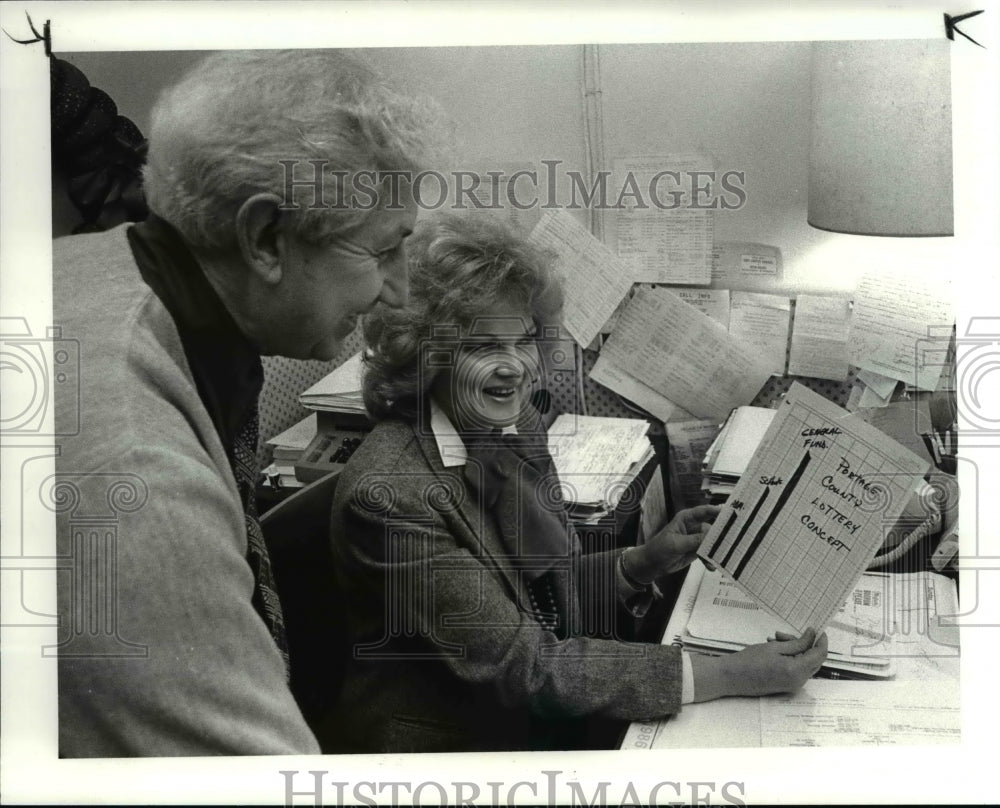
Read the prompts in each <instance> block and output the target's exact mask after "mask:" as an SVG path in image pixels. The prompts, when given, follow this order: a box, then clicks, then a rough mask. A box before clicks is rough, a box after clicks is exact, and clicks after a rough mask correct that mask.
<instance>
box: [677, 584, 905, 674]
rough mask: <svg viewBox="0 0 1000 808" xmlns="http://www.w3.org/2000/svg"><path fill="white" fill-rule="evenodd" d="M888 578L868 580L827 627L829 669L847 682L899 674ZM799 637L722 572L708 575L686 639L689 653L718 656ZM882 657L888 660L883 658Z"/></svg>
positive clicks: (685, 644) (682, 640)
mask: <svg viewBox="0 0 1000 808" xmlns="http://www.w3.org/2000/svg"><path fill="white" fill-rule="evenodd" d="M891 585H892V584H891V582H890V581H889V580H888V579H887V577H886V576H885V575H862V576H861V579H860V580H859V581H858V584H857V585H856V586H855V587H854V589H853V590H852V592H851V593H850V595H848V597H847V600H846V601H845V602H844V604H843V605H842V606H841V607H840V609H839V611H837V613H836V614H834V616H833V619H832V620H831V621H830V623H829V624H828V625H827V626H826V636H827V640H828V641H829V653H828V655H827V660H826V662H825V663H824V664H823V667H824V668H826V669H827V670H830V671H836V672H839V673H840V674H841V675H842V676H847V677H857V678H870V679H887V678H889V677H890V676H892V675H893V673H894V672H895V666H894V665H893V662H892V658H891V657H890V656H889V654H891V653H892V649H891V647H890V645H889V643H890V639H891V636H892V633H893V632H894V630H895V629H894V626H892V625H890V624H888V621H887V616H889V615H891V611H890V610H889V609H888V606H889V605H890V600H891V599H892V597H893V593H892V591H891V589H890V587H891ZM778 631H781V632H784V633H786V634H790V635H792V636H798V635H799V633H800V632H798V631H797V630H796V629H795V628H793V627H792V626H791V625H789V624H788V623H786V622H785V621H784V620H781V619H780V618H778V617H775V616H774V615H772V614H771V613H769V612H768V611H767V610H766V609H764V607H763V606H761V604H760V603H759V602H758V601H757V600H756V599H755V598H753V597H752V596H750V595H748V594H747V593H746V592H744V591H743V590H742V589H741V588H740V587H739V586H738V585H737V584H736V582H735V581H734V580H733V579H732V578H731V577H729V575H727V574H726V573H725V572H723V571H722V570H715V571H709V572H706V573H705V575H704V577H703V578H702V582H701V586H700V587H699V588H698V597H697V599H696V600H695V604H694V610H693V611H692V612H691V619H690V620H689V621H688V624H687V628H686V629H685V630H684V632H683V634H682V635H681V642H682V644H683V645H684V647H685V648H688V649H690V650H692V651H700V652H703V653H709V654H713V655H718V654H725V653H731V652H733V651H739V650H740V649H742V648H745V647H746V646H748V645H755V644H757V643H762V642H766V641H767V640H768V638H773V637H774V636H775V632H778ZM880 654H882V655H881V656H880Z"/></svg>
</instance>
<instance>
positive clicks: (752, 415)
mask: <svg viewBox="0 0 1000 808" xmlns="http://www.w3.org/2000/svg"><path fill="white" fill-rule="evenodd" d="M774 414H775V410H769V409H767V408H766V407H737V408H736V409H734V410H733V411H732V412H731V413H729V417H728V418H727V419H726V422H725V423H724V424H723V425H722V429H721V430H720V431H719V434H718V436H717V437H716V438H715V440H714V441H713V442H712V445H711V446H709V447H708V451H707V452H706V453H705V459H704V461H703V462H702V467H701V474H702V483H701V490H702V494H703V495H704V497H705V500H706V501H707V502H709V503H710V504H712V505H721V504H723V503H724V502H725V501H726V500H727V499H729V495H730V494H732V493H733V490H734V489H735V488H736V483H738V482H739V481H740V477H741V476H742V475H743V472H744V471H745V470H746V467H747V464H748V463H749V462H750V458H752V457H753V454H754V452H755V451H756V450H757V447H758V446H759V445H760V442H761V439H762V438H763V437H764V433H765V432H767V428H768V427H769V426H770V425H771V421H772V420H773V419H774Z"/></svg>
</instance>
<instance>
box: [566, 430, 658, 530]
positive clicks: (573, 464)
mask: <svg viewBox="0 0 1000 808" xmlns="http://www.w3.org/2000/svg"><path fill="white" fill-rule="evenodd" d="M648 430H649V423H648V422H647V421H640V420H638V419H635V418H599V417H595V416H586V415H575V414H572V413H564V414H562V415H560V416H559V417H558V418H556V420H555V421H554V422H553V424H552V426H551V427H549V436H548V444H549V452H550V454H551V455H552V460H553V462H554V463H555V466H556V472H557V473H558V474H559V482H560V485H561V487H562V493H563V498H564V499H565V501H566V504H567V506H568V507H569V512H570V517H571V518H573V519H578V520H581V521H588V520H591V519H597V518H600V517H601V516H602V515H604V514H606V513H609V512H611V511H613V510H614V509H615V508H616V507H618V503H619V502H620V501H621V497H622V495H623V494H624V493H625V491H626V489H627V488H628V487H629V485H630V484H631V483H632V481H633V480H634V479H635V478H636V476H637V475H638V474H639V473H640V472H641V471H642V469H643V468H644V467H645V465H646V462H647V461H648V460H649V458H650V457H651V456H652V455H653V447H652V444H650V442H649V438H647V437H646V433H647V431H648Z"/></svg>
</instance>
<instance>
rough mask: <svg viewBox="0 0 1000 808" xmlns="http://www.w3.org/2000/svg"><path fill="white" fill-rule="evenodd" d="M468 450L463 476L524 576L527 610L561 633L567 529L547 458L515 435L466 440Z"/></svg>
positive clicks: (566, 587) (565, 612) (563, 628)
mask: <svg viewBox="0 0 1000 808" xmlns="http://www.w3.org/2000/svg"><path fill="white" fill-rule="evenodd" d="M467 451H468V461H467V462H466V467H465V477H466V480H467V481H468V482H469V484H470V485H471V486H472V488H473V490H475V491H477V492H478V493H479V496H480V502H481V504H482V508H483V510H484V511H487V512H492V513H493V515H494V516H495V517H496V521H497V526H498V528H499V531H500V537H501V539H502V540H503V542H504V545H505V548H506V550H507V561H508V562H510V563H511V564H512V565H513V566H514V567H516V568H518V569H519V570H520V571H521V574H522V575H524V576H525V579H526V582H527V589H528V593H529V599H530V602H531V612H532V614H533V615H534V617H535V619H536V620H537V621H538V622H539V624H540V625H541V626H542V627H543V628H545V629H546V630H548V631H551V632H553V633H554V634H555V635H556V636H557V637H559V638H560V639H562V638H565V637H566V636H568V633H569V628H568V625H567V622H568V615H569V600H568V598H569V597H570V594H569V589H570V586H571V583H570V582H571V578H572V571H571V552H572V533H571V530H570V528H569V525H568V523H567V520H566V512H565V507H564V503H563V499H562V491H561V489H560V487H559V483H558V477H557V476H556V474H555V469H554V467H553V466H552V461H551V458H550V457H549V455H548V453H547V452H546V451H544V449H542V448H541V447H540V446H539V445H538V443H537V442H535V443H533V442H532V441H531V440H530V439H524V438H521V437H519V436H503V437H501V436H499V435H491V436H490V437H489V438H485V439H478V440H467Z"/></svg>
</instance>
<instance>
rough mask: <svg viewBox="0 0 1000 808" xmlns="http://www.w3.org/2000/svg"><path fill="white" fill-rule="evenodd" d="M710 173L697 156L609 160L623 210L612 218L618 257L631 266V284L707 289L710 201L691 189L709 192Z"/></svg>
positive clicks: (703, 158) (707, 162) (708, 165)
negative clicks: (615, 225)
mask: <svg viewBox="0 0 1000 808" xmlns="http://www.w3.org/2000/svg"><path fill="white" fill-rule="evenodd" d="M694 172H701V173H700V174H699V173H694ZM711 173H712V161H711V159H710V158H709V157H706V156H702V155H697V154H664V155H660V156H653V157H627V158H621V159H618V160H615V161H614V172H613V176H614V177H615V182H614V183H613V185H614V187H615V188H616V189H617V188H621V189H622V194H621V196H622V205H623V207H622V208H620V209H619V210H618V216H617V221H618V255H620V256H621V257H622V258H623V259H625V260H627V261H629V262H630V263H632V264H634V265H635V266H636V271H637V273H638V274H637V275H636V276H635V280H636V281H649V282H650V283H674V284H704V285H706V286H707V285H708V283H709V281H710V280H711V277H712V242H713V240H714V235H715V220H714V218H713V216H714V211H713V210H711V209H710V208H709V209H705V206H707V205H708V204H711V199H709V198H707V194H705V193H702V192H696V191H695V190H694V187H698V188H703V187H710V185H711V183H710V182H709V181H708V175H710V174H711ZM671 175H674V176H671ZM675 176H677V177H680V178H681V181H680V182H677V181H676V179H675V178H674V177H675ZM692 176H693V177H695V178H697V177H701V179H700V181H698V184H697V186H692V181H691V179H690V178H691V177H692ZM630 189H634V190H633V191H632V193H631V194H630V193H629V191H630ZM654 194H655V199H654ZM630 199H631V200H633V201H635V200H641V201H642V206H639V205H632V206H629V200H630ZM617 201H618V200H615V202H617ZM656 201H658V202H659V203H660V205H661V206H657V204H656ZM699 205H701V206H703V207H702V209H698V206H699Z"/></svg>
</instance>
